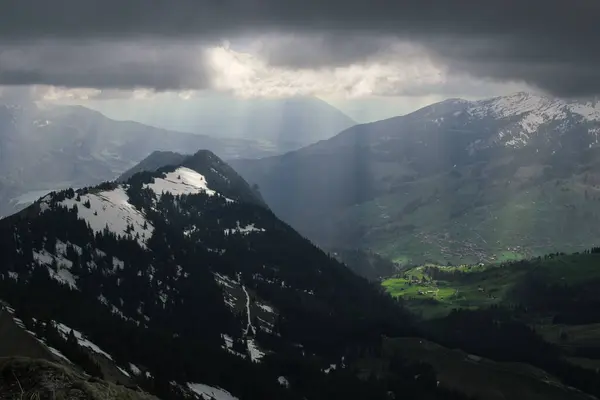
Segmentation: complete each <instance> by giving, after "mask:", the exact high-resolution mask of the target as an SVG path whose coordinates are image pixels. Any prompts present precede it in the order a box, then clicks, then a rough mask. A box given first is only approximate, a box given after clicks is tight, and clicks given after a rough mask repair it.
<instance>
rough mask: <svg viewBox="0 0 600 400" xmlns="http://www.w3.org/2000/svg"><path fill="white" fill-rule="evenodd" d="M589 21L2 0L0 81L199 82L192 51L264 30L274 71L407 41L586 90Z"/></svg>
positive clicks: (369, 4)
mask: <svg viewBox="0 0 600 400" xmlns="http://www.w3.org/2000/svg"><path fill="white" fill-rule="evenodd" d="M599 20H600V2H597V1H595V0H569V1H564V0H527V1H523V0H489V1H481V0H461V1H449V0H395V1H389V0H369V1H366V0H360V1H359V0H344V1H342V0H327V1H324V0H286V1H281V0H222V1H211V0H178V1H177V2H172V1H167V0H158V1H153V2H148V1H146V0H125V1H122V0H102V1H100V0H54V1H45V0H19V1H4V2H2V4H1V5H0V84H20V83H22V84H26V83H47V84H52V85H64V86H69V87H85V86H93V87H101V88H132V87H149V88H155V89H157V90H166V89H175V90H178V89H183V88H202V87H207V86H211V79H212V75H211V73H212V72H213V71H212V70H211V67H210V64H211V63H212V65H213V66H214V60H211V59H207V58H206V57H205V56H204V55H203V53H202V52H203V49H206V48H207V47H211V46H213V47H214V45H215V44H217V43H220V42H221V40H223V39H225V38H228V39H232V41H233V43H235V41H236V39H238V38H240V37H249V38H265V37H268V38H271V39H268V40H261V43H262V46H260V47H259V48H255V49H254V50H255V54H254V55H255V56H256V57H257V58H258V59H259V60H261V62H263V63H265V65H266V67H265V68H274V69H275V70H277V71H288V72H289V71H303V72H305V73H306V71H313V72H314V73H317V72H319V71H322V70H323V69H328V71H329V73H331V74H335V71H337V70H338V69H339V68H346V69H350V68H356V66H357V65H358V66H361V68H362V67H364V68H380V67H381V66H382V65H386V66H390V65H392V64H394V65H398V63H399V62H402V61H403V57H404V56H405V53H404V52H405V50H406V49H404V48H402V46H403V45H400V49H398V43H406V42H409V43H412V44H413V45H414V46H416V48H419V49H422V56H423V57H425V58H427V59H428V60H429V62H431V63H433V64H434V65H436V68H439V69H441V70H443V73H444V74H446V76H458V75H465V74H467V75H471V76H474V77H476V78H478V79H481V80H488V79H491V80H498V81H523V82H526V83H527V84H530V85H532V86H536V87H539V88H541V89H543V90H546V91H549V92H551V93H553V94H557V95H560V96H588V95H597V94H599V93H600V41H598V40H597V39H598V37H600V24H598V21H599ZM278 36H279V38H278ZM73 40H79V41H80V42H79V44H77V43H75V44H74V42H73ZM48 43H52V45H48ZM143 43H146V44H145V45H144V44H143ZM148 43H152V45H148ZM190 43H196V44H194V45H191V44H190ZM48 46H50V47H48ZM52 46H54V47H52ZM86 48H87V49H89V50H86ZM19 49H22V53H19ZM47 49H48V50H47ZM207 62H208V64H209V65H208V66H207ZM410 62H411V61H409V62H408V63H409V64H410ZM390 76H391V77H392V78H393V74H391V75H390ZM245 79H256V77H254V78H250V77H246V78H245ZM307 79H308V78H307ZM400 81H402V79H400ZM221 84H222V82H221ZM307 84H308V83H307ZM426 85H427V83H426V84H425V87H426ZM353 90H358V89H353Z"/></svg>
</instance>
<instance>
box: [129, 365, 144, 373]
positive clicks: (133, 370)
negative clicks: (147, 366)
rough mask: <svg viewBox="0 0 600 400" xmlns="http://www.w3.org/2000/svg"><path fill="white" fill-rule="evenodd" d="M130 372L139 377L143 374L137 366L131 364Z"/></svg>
mask: <svg viewBox="0 0 600 400" xmlns="http://www.w3.org/2000/svg"><path fill="white" fill-rule="evenodd" d="M129 370H130V371H131V373H132V374H134V375H136V376H138V375H141V374H142V370H141V369H139V368H138V367H137V365H135V364H132V363H129Z"/></svg>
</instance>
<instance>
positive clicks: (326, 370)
mask: <svg viewBox="0 0 600 400" xmlns="http://www.w3.org/2000/svg"><path fill="white" fill-rule="evenodd" d="M335 369H337V365H335V364H331V365H329V368H326V369H324V370H323V372H325V373H326V374H328V373H329V372H331V370H335Z"/></svg>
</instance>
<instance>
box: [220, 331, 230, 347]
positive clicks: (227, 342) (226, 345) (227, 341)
mask: <svg viewBox="0 0 600 400" xmlns="http://www.w3.org/2000/svg"><path fill="white" fill-rule="evenodd" d="M221 338H222V339H223V341H224V342H225V347H226V348H228V349H231V348H233V338H232V337H231V336H229V335H227V334H225V333H222V334H221Z"/></svg>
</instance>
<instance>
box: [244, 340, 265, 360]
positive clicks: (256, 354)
mask: <svg viewBox="0 0 600 400" xmlns="http://www.w3.org/2000/svg"><path fill="white" fill-rule="evenodd" d="M247 342H248V353H249V354H250V360H252V362H260V359H261V358H263V356H264V355H265V353H264V352H263V351H261V350H260V349H259V348H258V346H257V345H256V342H255V341H254V339H248V340H247Z"/></svg>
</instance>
